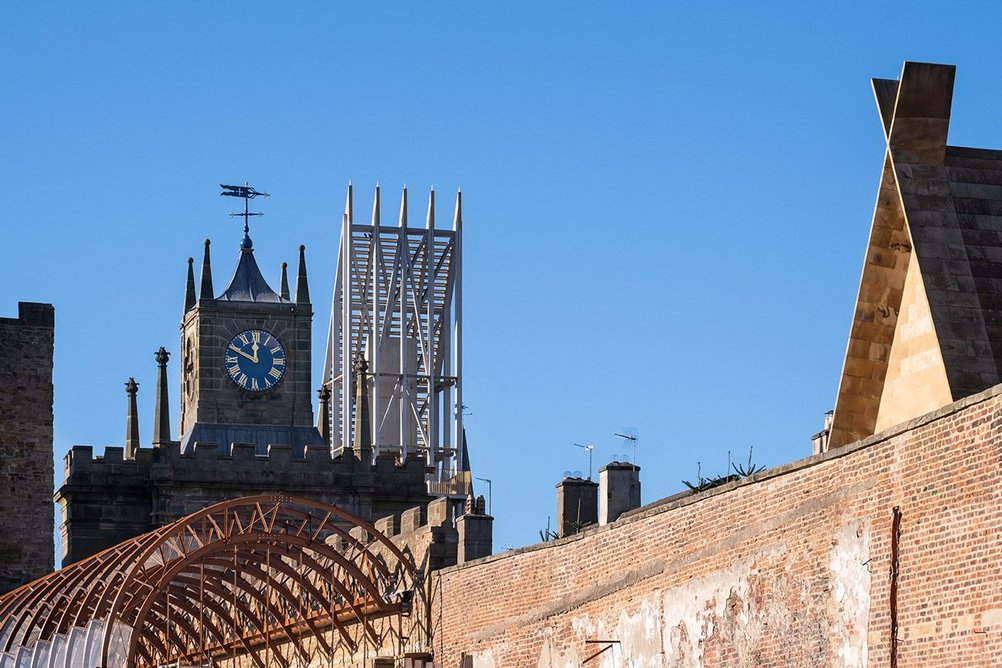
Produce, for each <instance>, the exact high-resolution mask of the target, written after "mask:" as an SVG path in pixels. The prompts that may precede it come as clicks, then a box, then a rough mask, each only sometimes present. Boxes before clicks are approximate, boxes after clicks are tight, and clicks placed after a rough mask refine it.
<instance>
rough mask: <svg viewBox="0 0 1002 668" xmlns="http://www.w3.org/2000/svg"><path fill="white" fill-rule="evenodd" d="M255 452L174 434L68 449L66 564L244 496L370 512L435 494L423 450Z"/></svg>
mask: <svg viewBox="0 0 1002 668" xmlns="http://www.w3.org/2000/svg"><path fill="white" fill-rule="evenodd" d="M255 451H256V446H255V445H254V444H242V443H235V444H232V445H231V446H229V447H226V448H220V447H219V446H218V445H217V444H215V443H195V444H194V447H193V448H192V449H191V452H190V454H182V453H181V450H180V447H179V444H178V443H177V442H173V443H172V444H171V445H170V446H169V447H160V448H140V449H138V450H137V451H136V456H135V458H134V459H126V458H125V457H124V449H123V448H121V447H108V448H105V451H104V454H103V455H98V456H95V455H94V450H93V448H92V447H91V446H85V445H77V446H74V447H73V448H72V449H71V450H70V452H69V453H67V455H66V458H65V474H66V482H65V484H64V485H63V486H62V487H61V488H60V489H59V491H58V492H57V494H56V501H57V502H58V503H59V504H60V507H61V509H62V525H61V533H62V545H63V555H62V557H63V559H62V562H63V565H64V566H65V565H68V564H70V563H73V562H75V561H78V560H80V559H82V558H84V557H86V556H89V555H91V554H94V553H96V552H98V551H100V550H102V549H105V548H107V547H110V546H112V545H115V544H116V543H119V542H121V541H122V540H125V539H127V538H130V537H132V536H136V535H139V534H141V533H144V532H146V531H150V530H152V529H154V528H156V527H158V526H161V525H163V524H166V523H168V522H172V521H174V520H176V519H178V518H180V517H183V516H185V515H187V514H190V513H192V512H195V511H197V510H200V509H201V508H204V507H206V506H208V505H210V504H212V503H216V502H218V501H222V500H225V499H232V498H237V497H241V496H247V495H253V494H290V495H295V496H303V497H307V498H313V499H317V500H319V501H324V502H326V503H331V504H334V505H337V506H339V507H341V508H344V509H345V510H347V511H348V512H350V513H353V514H355V515H357V516H359V517H361V518H363V519H366V520H369V521H377V520H379V519H380V518H384V517H387V516H393V515H396V516H399V515H400V514H401V513H402V512H403V511H405V510H407V509H408V508H412V507H414V506H416V505H423V504H427V503H428V502H429V501H430V500H431V497H430V496H429V495H428V492H427V485H426V483H425V474H426V463H425V460H424V459H423V458H418V457H411V458H409V459H407V460H406V461H404V462H400V461H399V460H397V459H396V458H395V457H394V456H379V457H376V458H375V459H374V460H373V463H372V464H363V463H362V462H361V461H360V460H359V459H358V458H356V457H355V456H354V455H353V454H352V453H351V452H350V451H347V452H344V453H342V454H340V455H338V456H336V457H334V456H331V453H330V450H329V449H328V448H327V447H325V446H308V447H307V448H306V449H305V452H304V456H302V457H296V456H294V455H293V449H292V447H291V446H288V445H269V446H268V450H267V454H264V455H258V454H256V453H255ZM50 459H51V458H50ZM50 533H51V531H50Z"/></svg>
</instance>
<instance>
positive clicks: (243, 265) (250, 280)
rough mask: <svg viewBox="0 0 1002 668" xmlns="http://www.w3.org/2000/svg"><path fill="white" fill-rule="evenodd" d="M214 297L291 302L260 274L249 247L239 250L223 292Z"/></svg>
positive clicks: (248, 300)
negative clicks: (231, 274)
mask: <svg viewBox="0 0 1002 668" xmlns="http://www.w3.org/2000/svg"><path fill="white" fill-rule="evenodd" d="M216 299H218V300H222V301H230V302H258V303H260V302H272V303H276V304H277V303H285V304H291V303H292V302H291V301H289V300H288V299H283V298H282V297H280V296H279V295H278V293H277V292H275V291H274V290H272V289H271V286H269V285H268V282H267V281H265V280H264V276H262V275H261V270H260V269H258V266H257V261H256V260H255V259H254V251H253V250H252V249H249V248H246V249H241V250H240V258H239V259H238V260H237V267H236V269H234V270H233V276H232V277H231V278H230V282H229V284H228V285H227V286H226V289H225V290H223V294H221V295H219V296H218V297H216Z"/></svg>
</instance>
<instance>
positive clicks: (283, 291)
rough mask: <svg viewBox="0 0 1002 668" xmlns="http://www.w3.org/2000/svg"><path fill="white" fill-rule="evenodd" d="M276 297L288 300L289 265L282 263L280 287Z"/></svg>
mask: <svg viewBox="0 0 1002 668" xmlns="http://www.w3.org/2000/svg"><path fill="white" fill-rule="evenodd" d="M278 296H279V297H281V298H282V299H288V298H289V263H288V262H283V263H282V287H281V288H279V292H278Z"/></svg>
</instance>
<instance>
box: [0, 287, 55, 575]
mask: <svg viewBox="0 0 1002 668" xmlns="http://www.w3.org/2000/svg"><path fill="white" fill-rule="evenodd" d="M17 307H18V308H17V310H18V317H17V318H0V388H2V389H0V593H2V592H5V591H9V590H11V589H14V588H16V587H18V586H19V585H22V584H24V583H26V582H29V581H31V580H34V579H36V578H39V577H41V576H43V575H45V574H46V573H48V572H49V571H51V570H52V558H53V555H52V533H53V523H54V517H53V516H54V512H53V507H52V482H53V480H52V479H53V471H52V352H53V335H54V332H55V312H54V310H53V308H52V306H51V305H49V304H31V303H26V302H21V303H19V304H18V305H17Z"/></svg>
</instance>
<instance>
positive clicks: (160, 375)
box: [153, 244, 209, 448]
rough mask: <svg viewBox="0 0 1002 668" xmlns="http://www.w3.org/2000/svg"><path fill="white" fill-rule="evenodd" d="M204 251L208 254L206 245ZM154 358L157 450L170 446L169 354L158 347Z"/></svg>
mask: <svg viewBox="0 0 1002 668" xmlns="http://www.w3.org/2000/svg"><path fill="white" fill-rule="evenodd" d="M205 250H206V253H208V250H209V246H208V244H206V246H205ZM206 257H208V256H206ZM154 358H155V359H156V361H157V403H156V409H155V414H154V416H153V446H154V447H157V448H159V447H161V446H166V445H170V396H169V395H168V393H167V360H168V359H170V353H169V352H167V349H166V348H164V347H163V346H160V350H158V351H157V352H156V355H154Z"/></svg>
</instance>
